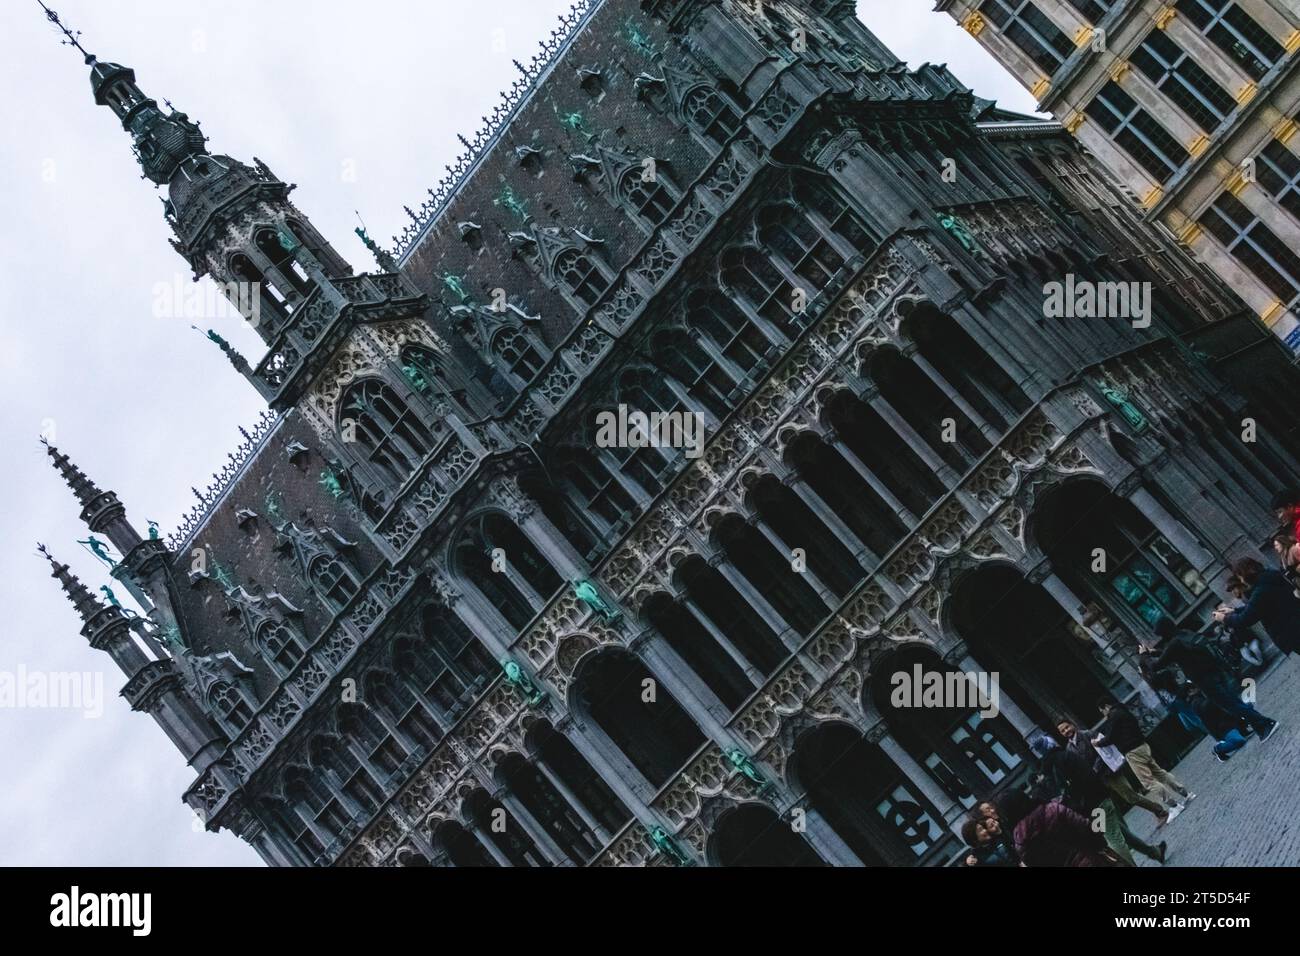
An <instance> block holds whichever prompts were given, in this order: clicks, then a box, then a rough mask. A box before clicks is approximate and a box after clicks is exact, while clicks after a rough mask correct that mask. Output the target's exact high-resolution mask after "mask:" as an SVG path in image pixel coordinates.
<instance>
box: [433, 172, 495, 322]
mask: <svg viewBox="0 0 1300 956" xmlns="http://www.w3.org/2000/svg"><path fill="white" fill-rule="evenodd" d="M506 188H507V189H509V187H508V186H507V187H506ZM442 284H443V285H445V286H446V287H447V288H448V289H450V290H451V294H452V295H454V296H455V297H456V298H458V299H460V301H461V304H462V305H464V304H465V303H466V302H468V301H470V294H469V290H468V289H466V288H465V282H464V280H463V279H461V277H460V276H454V275H452V274H451V273H450V272H444V273H443V274H442Z"/></svg>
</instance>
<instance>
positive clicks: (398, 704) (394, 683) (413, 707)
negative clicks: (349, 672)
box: [365, 671, 442, 748]
mask: <svg viewBox="0 0 1300 956" xmlns="http://www.w3.org/2000/svg"><path fill="white" fill-rule="evenodd" d="M365 694H366V700H367V701H369V702H370V704H371V706H373V707H374V708H375V710H376V711H377V712H378V713H380V714H382V715H383V716H384V717H385V718H386V723H387V724H388V725H390V726H392V727H395V728H396V729H397V731H398V732H399V733H402V734H405V735H406V737H407V738H408V739H409V740H412V741H414V742H415V743H416V744H417V745H419V746H422V747H425V748H429V747H432V746H433V745H434V744H435V743H436V742H437V741H438V740H440V739H441V738H442V728H440V727H439V726H438V725H437V724H436V723H434V721H433V718H431V717H430V716H429V712H428V711H427V710H425V709H424V704H422V703H421V702H420V701H419V699H417V698H416V697H415V695H414V694H412V693H411V690H410V688H409V687H407V686H406V685H405V684H404V683H402V682H400V681H398V680H397V679H396V678H395V677H394V676H393V675H392V674H390V673H388V672H386V671H372V672H371V673H370V674H368V675H366V682H365Z"/></svg>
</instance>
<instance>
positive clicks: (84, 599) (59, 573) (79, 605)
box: [36, 543, 103, 621]
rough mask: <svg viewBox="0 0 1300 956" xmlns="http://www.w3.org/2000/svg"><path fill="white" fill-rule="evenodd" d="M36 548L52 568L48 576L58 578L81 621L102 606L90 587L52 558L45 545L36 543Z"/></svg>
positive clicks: (88, 618)
mask: <svg viewBox="0 0 1300 956" xmlns="http://www.w3.org/2000/svg"><path fill="white" fill-rule="evenodd" d="M36 550H38V551H39V552H40V553H41V554H42V555H44V556H45V560H47V561H49V562H50V567H51V568H52V569H53V571H52V573H51V574H50V577H52V578H55V579H56V580H58V582H59V585H60V586H61V587H62V588H63V593H64V594H66V595H67V596H68V600H69V601H71V602H72V606H73V607H75V608H76V609H77V613H78V614H80V615H81V619H82V620H83V621H89V620H90V619H91V617H93V616H94V615H95V613H96V612H97V611H99V610H101V609H102V608H103V605H102V604H100V602H99V600H98V599H97V598H96V597H95V596H94V595H93V594H91V593H90V589H89V588H87V587H86V586H85V585H84V584H82V583H81V581H80V580H79V579H78V578H77V576H76V575H75V574H73V573H72V572H71V571H70V570H68V566H67V565H66V564H60V563H59V562H58V561H56V560H54V555H52V554H50V552H49V550H48V549H47V548H46V547H45V545H43V544H39V543H38V544H37V545H36Z"/></svg>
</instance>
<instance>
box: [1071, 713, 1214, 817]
mask: <svg viewBox="0 0 1300 956" xmlns="http://www.w3.org/2000/svg"><path fill="white" fill-rule="evenodd" d="M1097 709H1098V710H1100V711H1101V714H1102V716H1103V717H1104V718H1105V719H1104V720H1103V721H1102V722H1101V726H1100V727H1098V728H1097V736H1095V737H1093V738H1092V742H1093V745H1094V746H1097V747H1105V746H1106V745H1107V744H1109V745H1111V746H1113V747H1114V748H1115V749H1116V750H1118V751H1119V752H1120V753H1122V754H1123V755H1124V759H1125V761H1127V762H1128V766H1129V769H1130V770H1132V771H1133V776H1135V777H1137V778H1138V783H1140V784H1142V790H1143V792H1145V793H1146V795H1147V796H1149V797H1152V798H1154V799H1155V800H1158V801H1159V802H1160V803H1162V804H1164V806H1165V809H1166V810H1168V811H1169V819H1171V820H1172V819H1173V818H1174V816H1175V815H1177V814H1178V813H1181V812H1182V809H1183V806H1184V805H1185V804H1186V802H1187V801H1188V800H1191V799H1192V798H1193V797H1194V796H1196V794H1194V793H1192V792H1191V791H1190V790H1188V789H1187V788H1186V787H1184V786H1183V785H1182V784H1181V783H1180V782H1179V781H1178V778H1177V777H1175V776H1174V775H1173V774H1172V773H1170V772H1169V771H1168V770H1166V769H1165V768H1164V767H1162V766H1160V764H1158V763H1156V758H1155V757H1154V756H1153V755H1152V753H1151V745H1150V744H1148V743H1147V742H1146V738H1145V737H1143V736H1142V728H1141V727H1140V726H1139V725H1138V721H1137V718H1136V717H1134V716H1133V712H1132V711H1130V710H1129V709H1128V708H1127V707H1125V706H1124V705H1123V704H1117V703H1115V702H1113V701H1111V700H1109V699H1104V700H1102V701H1100V702H1099V703H1098V704H1097ZM1180 798H1181V799H1180Z"/></svg>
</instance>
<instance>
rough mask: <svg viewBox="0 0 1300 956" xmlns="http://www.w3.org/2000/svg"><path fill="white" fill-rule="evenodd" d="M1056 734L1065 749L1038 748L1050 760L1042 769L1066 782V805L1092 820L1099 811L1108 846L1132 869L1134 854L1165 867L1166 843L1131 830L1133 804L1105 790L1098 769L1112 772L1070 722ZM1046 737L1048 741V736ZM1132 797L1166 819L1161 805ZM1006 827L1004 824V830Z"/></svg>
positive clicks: (1059, 723)
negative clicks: (1148, 839)
mask: <svg viewBox="0 0 1300 956" xmlns="http://www.w3.org/2000/svg"><path fill="white" fill-rule="evenodd" d="M1067 731H1068V732H1067ZM1057 732H1058V733H1060V734H1061V737H1062V738H1064V739H1065V740H1066V741H1067V744H1066V746H1065V747H1060V748H1059V750H1057V749H1054V748H1053V746H1052V745H1055V744H1056V741H1055V740H1051V738H1047V740H1046V741H1044V740H1042V739H1041V738H1040V741H1039V744H1038V746H1039V747H1040V748H1042V749H1044V750H1045V752H1046V753H1047V754H1048V756H1047V759H1045V760H1044V761H1042V763H1043V766H1044V767H1046V768H1050V771H1051V773H1052V774H1054V775H1056V776H1058V777H1059V778H1060V779H1062V780H1063V781H1064V791H1065V802H1066V803H1067V804H1068V805H1069V807H1070V808H1071V809H1073V810H1075V811H1076V812H1078V813H1081V814H1083V815H1084V816H1085V817H1088V818H1089V819H1092V820H1095V819H1096V818H1097V817H1096V814H1097V812H1098V811H1100V812H1101V822H1102V825H1103V827H1104V832H1105V835H1106V843H1107V844H1108V845H1109V846H1110V848H1111V850H1112V851H1114V853H1115V855H1116V857H1118V858H1119V860H1120V861H1121V862H1123V863H1125V864H1127V865H1128V866H1133V865H1134V863H1133V851H1134V850H1136V851H1137V852H1138V853H1141V854H1142V855H1143V856H1145V857H1149V858H1150V859H1152V860H1155V861H1157V862H1158V863H1164V862H1165V859H1166V856H1167V853H1168V845H1167V843H1166V842H1165V841H1161V843H1160V845H1159V846H1152V845H1151V844H1149V843H1147V842H1146V841H1145V840H1143V839H1142V838H1141V837H1139V836H1138V835H1137V834H1136V833H1134V832H1133V831H1132V830H1131V829H1130V828H1129V825H1128V821H1126V820H1125V819H1124V815H1125V813H1127V812H1128V810H1129V807H1131V806H1132V805H1133V804H1132V803H1130V802H1128V801H1126V800H1124V799H1122V798H1120V797H1117V796H1116V795H1115V793H1114V791H1112V790H1110V788H1108V787H1107V786H1106V783H1105V778H1104V777H1103V776H1102V772H1101V771H1100V770H1099V769H1098V768H1099V767H1104V768H1105V772H1106V773H1109V772H1110V768H1109V767H1106V766H1105V764H1104V763H1102V762H1101V760H1100V758H1099V756H1098V754H1097V752H1096V750H1095V749H1094V748H1093V746H1092V744H1091V743H1089V742H1088V740H1087V738H1086V737H1084V735H1083V734H1081V733H1079V732H1078V730H1077V729H1075V726H1074V724H1073V722H1071V721H1069V720H1067V719H1064V718H1062V719H1060V720H1058V721H1057ZM1043 736H1044V737H1046V735H1045V734H1044V735H1043ZM1031 746H1032V745H1031ZM1058 754H1059V756H1058ZM1129 792H1130V793H1133V791H1132V788H1129ZM1133 796H1134V797H1137V799H1139V800H1142V801H1143V802H1144V803H1146V805H1147V808H1148V809H1150V810H1152V812H1154V813H1156V814H1157V819H1161V820H1164V819H1167V817H1166V815H1165V811H1164V809H1163V808H1162V807H1161V806H1160V805H1159V804H1157V803H1154V802H1152V801H1150V800H1146V799H1145V798H1144V797H1139V796H1138V795H1137V794H1136V793H1133ZM1006 826H1007V824H1006V822H1005V820H1004V821H1003V827H1004V829H1005V828H1006Z"/></svg>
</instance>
